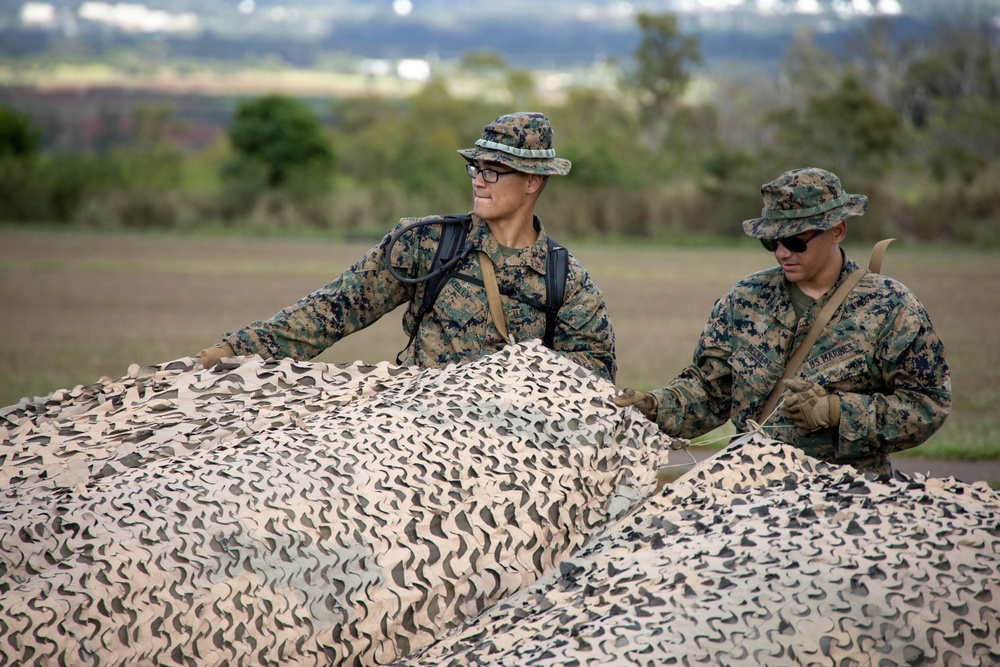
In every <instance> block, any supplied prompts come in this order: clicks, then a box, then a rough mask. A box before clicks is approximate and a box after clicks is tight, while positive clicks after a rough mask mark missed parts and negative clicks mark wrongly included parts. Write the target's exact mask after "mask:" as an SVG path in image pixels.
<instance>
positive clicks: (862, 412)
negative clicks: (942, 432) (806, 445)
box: [837, 293, 951, 458]
mask: <svg viewBox="0 0 1000 667" xmlns="http://www.w3.org/2000/svg"><path fill="white" fill-rule="evenodd" d="M875 353H876V359H875V363H876V364H877V366H878V370H879V373H880V374H881V378H882V383H883V384H884V391H882V392H875V393H851V392H838V395H839V397H840V408H841V415H840V428H839V441H838V444H837V456H838V458H859V457H864V456H871V455H873V454H880V453H886V454H891V453H892V452H897V451H901V450H903V449H908V448H910V447H915V446H917V445H919V444H920V443H922V442H924V441H925V440H927V439H928V438H929V437H930V436H931V435H933V434H934V433H935V432H936V431H937V430H938V429H939V428H940V427H941V425H942V424H943V423H944V421H945V418H946V417H947V416H948V413H949V411H950V409H951V375H950V371H949V369H948V364H947V361H946V359H945V351H944V345H943V344H942V343H941V340H940V339H939V338H938V336H937V334H936V333H935V332H934V329H933V327H932V325H931V321H930V317H929V316H928V315H927V312H926V311H925V310H924V308H923V306H922V305H921V304H920V303H919V302H918V301H917V299H916V297H914V296H913V295H912V294H909V293H907V294H906V298H905V300H904V303H903V307H901V308H899V309H898V310H897V311H896V313H895V317H893V318H891V319H889V320H888V321H887V322H886V324H885V327H884V328H883V330H882V332H881V333H880V337H879V341H878V347H877V348H876V350H875Z"/></svg>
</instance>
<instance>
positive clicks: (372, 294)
mask: <svg viewBox="0 0 1000 667" xmlns="http://www.w3.org/2000/svg"><path fill="white" fill-rule="evenodd" d="M415 220H416V219H414V218H404V219H402V220H401V221H400V223H399V225H398V226H397V227H396V228H395V229H393V230H392V231H391V232H390V233H389V234H387V235H386V236H385V237H384V238H383V239H382V241H381V242H380V243H379V244H378V245H376V246H375V247H374V248H372V249H371V250H370V251H369V252H368V253H367V254H366V255H365V256H364V257H363V258H362V259H361V260H360V261H359V262H357V263H356V264H355V265H354V266H352V267H351V268H349V269H348V270H347V271H345V272H344V273H343V274H342V275H341V276H340V277H339V278H337V279H336V280H335V281H333V282H332V283H330V284H329V285H327V286H326V287H324V288H322V289H319V290H317V291H316V292H313V293H312V294H309V295H308V296H306V297H304V298H302V299H300V300H299V301H298V302H297V303H296V304H295V305H293V306H290V307H288V308H285V309H284V310H282V311H281V312H279V313H277V314H276V315H274V316H273V317H272V318H271V319H269V320H266V321H256V322H252V323H251V324H249V325H247V326H246V327H244V328H242V329H240V330H239V331H237V332H235V333H225V334H223V339H224V340H225V341H226V342H227V343H229V344H230V345H231V346H232V348H233V350H235V351H236V353H237V354H260V355H261V356H264V357H279V358H280V357H293V358H296V359H310V358H312V357H314V356H316V355H318V354H319V353H320V352H322V351H323V350H325V349H326V348H328V347H330V346H331V345H333V344H334V343H336V342H337V341H338V340H340V339H341V338H343V337H344V336H347V335H348V334H351V333H354V332H355V331H359V330H361V329H364V328H365V327H367V326H369V325H370V324H373V323H374V322H375V321H376V320H378V319H379V318H380V317H382V316H383V315H385V314H387V313H389V312H390V311H392V310H393V309H395V308H396V307H397V306H399V305H401V304H403V303H409V306H408V308H407V310H406V313H405V314H404V316H403V331H404V332H405V333H406V334H407V336H409V335H410V334H411V333H412V331H413V328H414V327H415V326H417V325H418V322H417V320H416V315H417V311H418V310H419V306H420V302H421V300H422V298H423V291H424V287H425V286H426V283H421V284H418V285H406V284H403V283H401V282H399V281H398V280H396V279H395V278H393V277H392V276H391V275H390V274H389V272H388V271H387V270H386V266H385V253H386V248H387V246H388V244H389V239H390V238H391V237H392V236H393V234H395V233H396V232H397V231H399V230H400V229H401V228H402V227H403V226H405V225H407V224H409V223H412V222H414V221H415ZM535 227H536V229H537V230H538V232H539V235H538V239H537V240H536V241H535V243H534V244H533V245H531V246H529V247H527V248H524V249H522V250H521V251H520V252H518V253H516V254H515V255H513V256H511V257H505V256H504V254H503V253H502V252H501V249H500V246H499V244H498V243H497V241H496V239H495V238H494V237H493V235H492V234H490V231H489V228H488V227H487V226H486V223H485V222H483V221H482V220H478V219H476V218H475V217H473V225H472V229H471V230H470V232H469V237H468V240H469V241H471V242H472V246H473V251H472V252H470V253H469V254H468V255H467V257H466V258H465V260H464V261H463V262H461V263H460V264H459V265H458V273H462V274H465V275H467V276H469V277H472V278H476V279H478V280H480V281H482V273H481V271H480V268H479V262H478V260H477V255H476V251H477V250H483V251H484V252H486V253H487V254H488V255H489V256H490V259H492V260H493V263H494V265H495V266H496V277H497V283H498V285H499V287H500V291H501V293H502V294H504V296H503V297H502V301H503V307H504V313H505V314H506V317H507V327H508V330H509V331H510V334H511V336H512V337H514V338H515V339H516V340H517V341H522V340H528V339H531V338H542V337H543V335H544V333H545V313H544V312H543V311H542V310H540V309H537V308H535V307H534V306H531V305H528V304H526V303H522V302H521V301H518V300H516V299H513V298H511V297H510V296H507V294H511V293H513V294H518V295H521V296H523V297H526V298H528V299H532V300H534V301H536V302H540V303H544V302H545V283H544V275H545V255H546V252H547V244H546V237H545V233H544V230H543V228H542V224H541V222H540V221H539V220H538V218H535ZM440 229H441V228H440V226H439V225H426V226H423V227H418V228H415V229H413V230H411V231H409V232H407V233H406V234H404V235H403V236H402V237H401V238H400V239H399V241H398V242H397V243H396V244H395V245H394V246H393V249H392V250H393V252H392V257H391V261H392V266H393V267H394V268H395V269H396V270H397V272H398V273H399V274H400V275H403V276H406V277H408V278H414V277H417V276H422V275H426V274H427V273H428V272H429V271H430V267H431V263H432V261H433V259H434V255H435V252H436V251H437V247H438V241H439V239H440V236H441V231H440ZM569 260H570V261H569V272H568V276H567V279H566V293H565V300H564V302H563V306H562V308H561V309H560V310H559V315H558V323H557V325H556V332H555V339H554V349H555V351H556V352H560V353H562V354H565V355H566V356H568V357H570V358H571V359H573V360H575V361H577V362H578V363H580V364H582V365H583V366H585V367H586V368H589V369H590V370H591V371H593V372H594V373H596V374H598V375H599V376H600V377H603V378H605V379H607V380H611V381H612V382H613V381H614V378H615V374H616V372H617V365H616V361H615V349H614V341H615V339H614V332H613V330H612V327H611V320H610V319H609V318H608V314H607V309H606V306H605V302H604V296H603V294H602V293H601V291H600V290H599V289H598V288H597V286H596V285H595V284H594V283H593V281H592V280H591V279H590V276H589V274H588V273H587V271H586V270H585V269H584V268H583V266H582V265H581V264H580V262H579V261H578V260H577V259H576V258H575V257H573V256H572V254H570V257H569ZM503 344H504V341H503V339H502V338H501V337H500V334H499V333H498V332H497V330H496V327H494V326H493V324H492V322H491V321H490V319H489V315H488V306H487V300H486V294H485V289H484V288H483V287H481V286H479V285H475V284H472V283H469V282H467V281H464V280H460V279H456V278H454V277H453V278H452V279H451V280H449V281H448V282H447V284H446V285H445V287H444V289H443V290H442V291H441V294H440V295H439V296H438V298H437V300H436V301H435V304H434V307H433V308H432V309H431V310H430V311H429V312H428V313H427V315H426V316H425V317H424V320H423V323H421V324H420V329H419V335H418V336H417V337H416V339H415V340H414V342H413V345H412V346H411V347H410V349H409V350H407V354H406V356H405V358H404V359H403V364H404V365H416V366H420V367H425V368H426V367H441V366H445V365H447V364H450V363H457V362H462V361H468V360H471V359H475V358H477V357H481V356H483V355H486V354H489V353H491V352H494V351H496V350H498V349H500V348H501V347H502V346H503Z"/></svg>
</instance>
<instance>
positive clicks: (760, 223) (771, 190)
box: [743, 167, 868, 239]
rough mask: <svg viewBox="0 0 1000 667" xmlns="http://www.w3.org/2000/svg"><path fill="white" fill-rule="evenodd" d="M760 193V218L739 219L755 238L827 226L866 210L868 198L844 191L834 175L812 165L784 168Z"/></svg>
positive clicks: (797, 232)
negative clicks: (761, 201) (762, 204)
mask: <svg viewBox="0 0 1000 667" xmlns="http://www.w3.org/2000/svg"><path fill="white" fill-rule="evenodd" d="M760 196H761V199H762V200H763V201H764V208H763V209H762V210H761V212H760V215H761V217H759V218H752V219H750V220H744V221H743V231H744V232H746V234H747V235H748V236H752V237H754V238H757V239H780V238H786V237H789V236H795V235H797V234H801V233H802V232H805V231H808V230H812V229H830V228H832V227H836V226H837V225H838V224H840V223H841V222H842V221H844V220H846V219H847V218H850V217H852V216H859V215H864V214H865V211H866V210H867V209H868V197H866V196H865V195H851V194H847V193H846V192H844V188H843V187H842V186H841V185H840V179H839V178H837V176H836V174H833V173H831V172H829V171H826V170H825V169H818V168H816V167H805V168H803V169H793V170H791V171H786V172H785V173H783V174H782V175H781V176H779V177H778V178H776V179H774V180H773V181H771V182H770V183H765V184H764V185H762V186H761V187H760Z"/></svg>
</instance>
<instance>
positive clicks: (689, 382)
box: [652, 295, 734, 438]
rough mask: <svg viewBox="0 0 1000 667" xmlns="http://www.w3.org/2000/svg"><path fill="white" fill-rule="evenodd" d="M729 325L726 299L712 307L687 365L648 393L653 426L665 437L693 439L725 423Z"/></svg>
mask: <svg viewBox="0 0 1000 667" xmlns="http://www.w3.org/2000/svg"><path fill="white" fill-rule="evenodd" d="M732 323H733V317H732V301H731V298H730V295H726V296H724V297H723V298H721V299H719V300H718V301H716V302H715V305H714V306H713V307H712V313H711V315H710V316H709V318H708V321H707V322H706V323H705V328H704V330H703V331H702V333H701V337H700V338H699V339H698V344H697V346H696V347H695V352H694V360H693V362H692V363H691V365H689V366H688V367H687V368H685V369H684V370H683V371H681V372H680V374H679V375H678V376H677V377H675V378H674V379H673V380H671V381H670V383H669V384H667V386H666V387H664V388H662V389H657V390H655V391H653V392H652V395H653V397H654V398H655V399H656V402H657V412H656V421H657V424H658V425H659V427H660V430H662V431H663V432H664V433H666V434H667V435H670V436H673V437H680V438H694V437H696V436H699V435H702V434H703V433H707V432H708V431H711V430H712V429H714V428H716V427H717V426H721V425H722V424H723V423H725V422H726V420H728V419H729V413H730V406H731V405H732V386H733V374H732V369H731V366H730V357H731V355H732V351H733V350H732V342H731V341H732V338H731V337H732V335H733V334H734V332H733V326H732Z"/></svg>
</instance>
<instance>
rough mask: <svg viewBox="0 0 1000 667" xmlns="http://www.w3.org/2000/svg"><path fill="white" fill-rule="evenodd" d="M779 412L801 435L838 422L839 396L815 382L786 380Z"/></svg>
mask: <svg viewBox="0 0 1000 667" xmlns="http://www.w3.org/2000/svg"><path fill="white" fill-rule="evenodd" d="M781 414H783V415H784V416H786V417H788V418H789V419H791V420H792V421H794V422H795V425H796V426H797V427H798V428H799V432H800V433H801V434H802V435H805V434H806V433H812V432H813V431H818V430H819V429H821V428H834V427H836V426H837V424H839V423H840V398H839V397H838V396H837V395H836V394H831V393H830V392H828V391H827V390H826V389H824V388H823V387H821V386H820V385H818V384H816V383H815V382H806V381H805V380H786V381H785V396H784V402H783V404H782V406H781Z"/></svg>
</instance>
